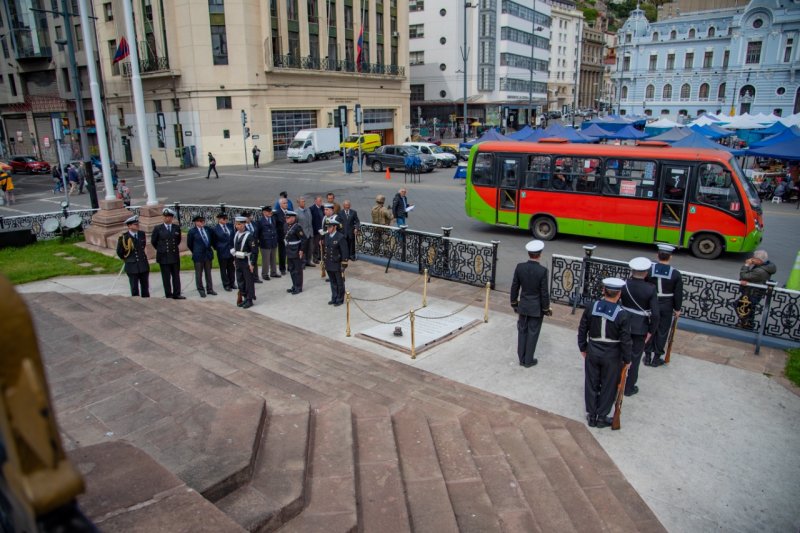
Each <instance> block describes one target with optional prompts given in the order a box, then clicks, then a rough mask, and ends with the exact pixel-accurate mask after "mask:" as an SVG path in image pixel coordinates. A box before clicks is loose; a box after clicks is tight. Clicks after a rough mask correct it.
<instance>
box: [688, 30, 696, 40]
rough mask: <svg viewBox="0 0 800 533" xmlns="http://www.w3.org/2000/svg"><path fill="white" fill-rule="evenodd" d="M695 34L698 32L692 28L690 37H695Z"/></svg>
mask: <svg viewBox="0 0 800 533" xmlns="http://www.w3.org/2000/svg"><path fill="white" fill-rule="evenodd" d="M695 35H696V33H695V31H694V28H692V29H691V30H689V39H694V36H695Z"/></svg>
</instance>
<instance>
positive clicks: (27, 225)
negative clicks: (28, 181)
mask: <svg viewBox="0 0 800 533" xmlns="http://www.w3.org/2000/svg"><path fill="white" fill-rule="evenodd" d="M95 211H96V209H76V210H65V211H53V212H50V213H36V214H33V215H18V216H13V217H0V230H24V229H29V230H31V232H33V234H34V235H36V239H37V240H40V241H46V240H49V239H55V238H57V237H59V236H60V234H59V233H57V232H52V231H46V230H45V229H44V223H45V221H47V220H50V219H54V220H57V221H59V225H62V224H63V222H64V219H66V218H67V217H68V216H70V215H79V216H80V217H81V228H82V229H83V228H85V227H86V226H88V225H89V224H91V223H92V215H93V214H94V213H95Z"/></svg>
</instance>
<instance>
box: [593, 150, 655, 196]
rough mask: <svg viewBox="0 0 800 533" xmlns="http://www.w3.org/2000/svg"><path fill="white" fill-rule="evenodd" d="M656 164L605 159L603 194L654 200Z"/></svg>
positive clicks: (631, 160)
mask: <svg viewBox="0 0 800 533" xmlns="http://www.w3.org/2000/svg"><path fill="white" fill-rule="evenodd" d="M655 191H656V163H655V161H639V160H636V159H606V165H605V169H604V173H603V194H607V195H613V196H630V197H632V198H655V196H656V192H655Z"/></svg>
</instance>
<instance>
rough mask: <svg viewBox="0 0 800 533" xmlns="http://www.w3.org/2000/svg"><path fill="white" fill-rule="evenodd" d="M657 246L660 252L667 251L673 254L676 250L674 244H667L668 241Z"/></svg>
mask: <svg viewBox="0 0 800 533" xmlns="http://www.w3.org/2000/svg"><path fill="white" fill-rule="evenodd" d="M656 246H658V251H659V252H667V253H668V254H671V253H672V252H674V251H675V247H674V246H672V245H671V244H666V243H663V242H660V243H658V244H656Z"/></svg>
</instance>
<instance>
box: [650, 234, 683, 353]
mask: <svg viewBox="0 0 800 533" xmlns="http://www.w3.org/2000/svg"><path fill="white" fill-rule="evenodd" d="M674 251H675V247H674V246H672V245H671V244H664V243H659V244H658V263H653V266H652V267H651V268H650V274H649V275H648V276H647V281H649V282H650V283H652V284H653V285H655V286H656V291H657V293H658V329H657V330H656V333H655V335H653V337H652V339H650V344H649V345H648V346H646V347H645V356H644V364H645V365H646V366H661V365H663V364H664V360H663V359H662V356H663V355H664V353H665V352H666V346H667V340H668V339H669V331H670V329H672V321H673V320H677V318H678V317H679V316H680V315H681V305H682V304H683V280H682V279H681V273H680V272H679V271H678V269H677V268H675V267H673V266H672V265H670V264H669V262H670V260H671V259H672V252H674Z"/></svg>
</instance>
